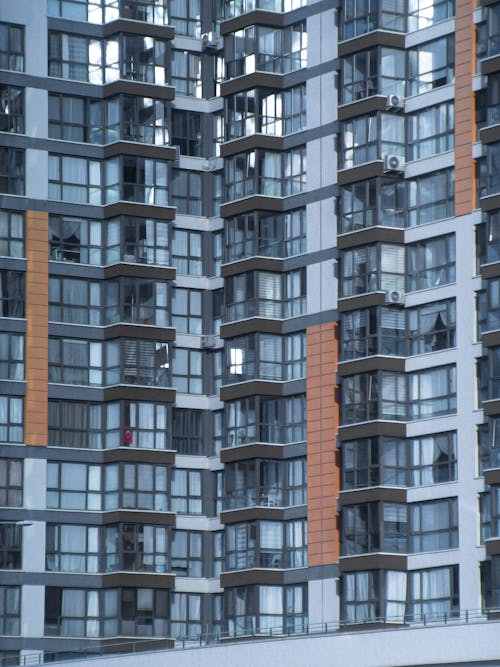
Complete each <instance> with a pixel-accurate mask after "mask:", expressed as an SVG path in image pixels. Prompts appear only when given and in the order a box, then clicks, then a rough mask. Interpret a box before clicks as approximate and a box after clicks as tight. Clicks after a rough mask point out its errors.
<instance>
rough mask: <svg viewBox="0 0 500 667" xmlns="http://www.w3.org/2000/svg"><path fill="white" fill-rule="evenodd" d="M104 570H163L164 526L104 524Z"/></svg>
mask: <svg viewBox="0 0 500 667" xmlns="http://www.w3.org/2000/svg"><path fill="white" fill-rule="evenodd" d="M104 531H105V533H104V536H105V541H104V546H105V553H104V570H105V571H106V572H114V571H123V570H125V571H128V572H160V573H163V572H167V554H168V553H169V549H168V540H167V538H168V534H167V528H165V527H164V526H147V525H143V524H134V523H120V524H115V525H111V526H106V527H105V528H104Z"/></svg>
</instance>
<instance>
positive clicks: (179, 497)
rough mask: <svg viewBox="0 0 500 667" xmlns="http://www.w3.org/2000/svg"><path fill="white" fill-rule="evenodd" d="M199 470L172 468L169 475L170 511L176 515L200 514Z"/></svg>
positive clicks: (200, 473)
mask: <svg viewBox="0 0 500 667" xmlns="http://www.w3.org/2000/svg"><path fill="white" fill-rule="evenodd" d="M201 477H202V471H201V470H182V469H181V468H173V470H172V475H171V486H170V493H171V501H172V511H173V512H177V513H178V514H202V513H203V511H202V498H201Z"/></svg>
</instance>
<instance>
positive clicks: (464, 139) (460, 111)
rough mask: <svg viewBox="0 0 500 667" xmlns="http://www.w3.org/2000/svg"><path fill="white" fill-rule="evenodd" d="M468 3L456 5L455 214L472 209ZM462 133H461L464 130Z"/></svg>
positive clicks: (472, 70)
mask: <svg viewBox="0 0 500 667" xmlns="http://www.w3.org/2000/svg"><path fill="white" fill-rule="evenodd" d="M474 5H475V3H474V2H473V1H471V0H457V2H456V9H455V14H456V19H455V21H456V24H455V25H456V31H455V176H456V178H455V215H457V216H459V215H466V214H467V213H470V212H471V211H472V210H473V209H474V208H475V207H476V185H475V168H474V160H473V159H472V143H473V142H474V141H475V140H476V122H475V110H474V93H473V91H472V76H473V74H474V73H475V63H476V54H475V31H474V22H473V16H472V12H473V10H474ZM464 130H465V131H464Z"/></svg>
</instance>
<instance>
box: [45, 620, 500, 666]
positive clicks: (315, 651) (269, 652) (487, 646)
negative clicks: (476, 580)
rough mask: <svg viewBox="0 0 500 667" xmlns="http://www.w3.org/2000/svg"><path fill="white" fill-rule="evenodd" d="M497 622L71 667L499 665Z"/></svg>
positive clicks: (275, 642) (212, 649) (269, 642)
mask: <svg viewBox="0 0 500 667" xmlns="http://www.w3.org/2000/svg"><path fill="white" fill-rule="evenodd" d="M499 659H500V624H499V622H491V621H490V622H489V623H487V622H485V623H481V624H469V625H456V626H450V625H448V626H441V627H435V628H429V627H428V628H424V627H422V628H401V629H397V630H384V631H380V630H379V631H372V632H357V633H339V634H337V635H329V636H316V637H314V636H310V637H305V638H293V639H282V640H265V641H253V642H248V643H236V644H228V645H225V646H214V647H208V648H201V649H188V650H186V649H184V650H182V649H179V650H175V651H159V652H155V653H149V654H147V653H143V654H137V653H136V654H133V655H128V656H117V657H113V658H93V659H88V660H82V661H76V660H74V661H71V662H70V663H58V664H60V665H63V664H69V665H71V666H72V667H94V666H95V667H159V666H161V667H234V666H235V665H237V666H238V667H260V666H262V665H270V666H272V667H281V666H283V667H285V666H286V667H354V666H355V667H407V666H409V665H411V666H412V667H417V666H424V665H425V666H426V667H437V666H438V665H447V667H455V666H456V667H458V666H460V667H469V666H470V667H472V665H474V666H475V667H479V666H481V667H494V666H496V667H498V664H499Z"/></svg>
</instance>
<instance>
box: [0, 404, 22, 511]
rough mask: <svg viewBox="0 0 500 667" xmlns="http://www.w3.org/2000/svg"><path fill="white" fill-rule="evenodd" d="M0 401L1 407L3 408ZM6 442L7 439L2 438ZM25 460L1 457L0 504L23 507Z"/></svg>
mask: <svg viewBox="0 0 500 667" xmlns="http://www.w3.org/2000/svg"><path fill="white" fill-rule="evenodd" d="M1 405H2V404H1V402H0V409H1ZM2 441H3V442H5V439H4V438H2ZM22 504H23V462H22V461H21V460H20V459H0V506H2V507H22Z"/></svg>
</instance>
